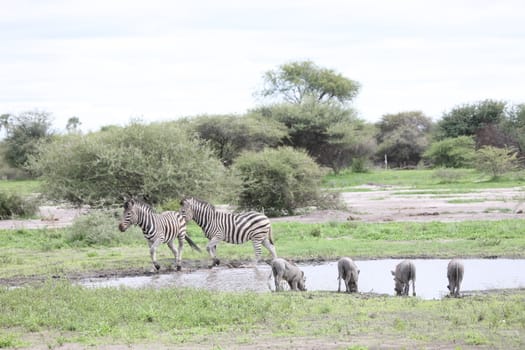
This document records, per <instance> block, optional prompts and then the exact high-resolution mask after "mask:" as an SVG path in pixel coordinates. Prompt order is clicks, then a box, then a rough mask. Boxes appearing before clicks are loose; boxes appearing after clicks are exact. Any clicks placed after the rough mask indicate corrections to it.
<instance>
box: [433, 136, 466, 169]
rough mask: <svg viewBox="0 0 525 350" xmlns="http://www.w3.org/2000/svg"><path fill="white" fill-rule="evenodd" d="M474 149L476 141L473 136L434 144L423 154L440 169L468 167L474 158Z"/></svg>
mask: <svg viewBox="0 0 525 350" xmlns="http://www.w3.org/2000/svg"><path fill="white" fill-rule="evenodd" d="M474 147H475V143H474V139H473V138H472V137H471V136H459V137H454V138H446V139H444V140H441V141H436V142H433V143H432V144H431V145H430V147H429V149H428V150H426V151H425V153H424V154H423V158H424V159H425V160H427V161H429V162H430V163H432V165H434V166H438V167H446V168H462V167H468V166H470V165H471V163H472V159H473V157H474Z"/></svg>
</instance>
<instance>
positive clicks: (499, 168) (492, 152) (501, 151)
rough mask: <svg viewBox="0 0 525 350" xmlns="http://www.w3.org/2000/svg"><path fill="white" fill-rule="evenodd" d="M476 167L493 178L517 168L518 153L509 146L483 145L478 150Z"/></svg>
mask: <svg viewBox="0 0 525 350" xmlns="http://www.w3.org/2000/svg"><path fill="white" fill-rule="evenodd" d="M475 161H476V162H475V164H476V169H477V170H479V171H481V172H483V173H485V174H488V175H491V176H492V178H493V179H496V178H498V177H500V176H501V175H503V174H505V173H506V172H509V171H512V170H515V169H517V167H518V159H517V153H516V152H515V151H513V150H512V149H509V148H507V147H505V148H498V147H493V146H483V147H481V148H480V149H479V150H477V151H476V155H475Z"/></svg>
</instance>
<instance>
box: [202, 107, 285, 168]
mask: <svg viewBox="0 0 525 350" xmlns="http://www.w3.org/2000/svg"><path fill="white" fill-rule="evenodd" d="M192 122H193V124H192V125H193V126H194V128H195V130H196V131H197V134H198V135H199V137H200V138H202V139H204V140H206V141H208V143H209V145H210V146H212V147H213V148H214V149H215V151H216V152H217V156H218V157H219V159H221V161H222V162H223V164H224V165H226V166H230V165H231V164H232V162H233V160H234V159H235V158H236V157H237V156H239V154H240V153H241V152H243V151H260V150H262V149H263V148H264V147H266V146H270V147H274V146H277V145H278V144H279V143H280V142H281V140H282V139H284V138H285V137H286V136H287V129H286V127H285V126H284V125H283V124H281V123H279V122H277V121H274V120H268V119H267V120H263V119H262V118H261V117H260V116H258V115H257V114H256V113H252V114H251V115H246V116H236V115H214V116H201V117H198V118H195V119H194V120H192Z"/></svg>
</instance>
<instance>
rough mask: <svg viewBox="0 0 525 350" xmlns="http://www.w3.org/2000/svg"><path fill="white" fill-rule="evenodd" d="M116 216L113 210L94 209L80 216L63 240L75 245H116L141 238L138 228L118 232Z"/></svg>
mask: <svg viewBox="0 0 525 350" xmlns="http://www.w3.org/2000/svg"><path fill="white" fill-rule="evenodd" d="M116 216H117V212H114V211H113V212H112V211H95V212H93V213H89V214H86V215H83V216H80V217H78V218H77V219H76V220H75V222H74V223H73V225H72V226H71V227H70V228H69V230H68V233H67V235H66V239H65V240H66V242H67V243H68V244H69V245H71V246H76V247H86V246H117V245H120V244H124V243H128V244H129V243H132V242H135V241H137V242H139V241H141V240H142V232H140V230H138V229H135V228H130V229H129V230H128V231H126V232H124V233H122V232H120V231H119V230H118V228H117V226H118V219H117V217H116Z"/></svg>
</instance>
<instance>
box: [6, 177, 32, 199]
mask: <svg viewBox="0 0 525 350" xmlns="http://www.w3.org/2000/svg"><path fill="white" fill-rule="evenodd" d="M39 187H40V181H38V180H0V192H9V193H16V194H19V195H21V196H26V195H30V194H33V193H36V192H38V191H39Z"/></svg>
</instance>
